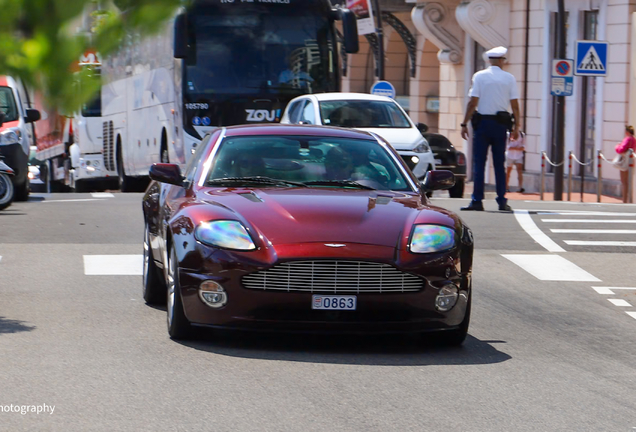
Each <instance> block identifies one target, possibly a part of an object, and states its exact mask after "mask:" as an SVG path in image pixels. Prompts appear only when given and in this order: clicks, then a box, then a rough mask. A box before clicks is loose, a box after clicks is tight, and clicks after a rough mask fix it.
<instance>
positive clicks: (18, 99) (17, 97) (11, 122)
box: [0, 75, 40, 201]
mask: <svg viewBox="0 0 636 432" xmlns="http://www.w3.org/2000/svg"><path fill="white" fill-rule="evenodd" d="M30 106H31V101H30V100H29V94H28V92H27V90H26V88H25V87H24V86H23V85H22V83H21V82H19V81H17V80H15V79H13V78H11V77H8V76H2V75H0V117H2V118H0V156H2V157H3V158H4V162H5V163H6V164H7V165H9V166H10V167H11V168H13V170H14V171H15V176H13V177H12V180H13V186H14V200H15V201H26V200H27V199H28V198H29V179H28V173H29V168H28V165H29V153H30V152H29V148H30V146H31V145H35V139H34V137H35V134H34V130H33V126H32V125H31V124H30V123H33V122H35V121H37V120H39V119H40V112H39V111H38V110H35V109H31V108H30Z"/></svg>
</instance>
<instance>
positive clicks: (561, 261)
mask: <svg viewBox="0 0 636 432" xmlns="http://www.w3.org/2000/svg"><path fill="white" fill-rule="evenodd" d="M502 256H503V257H504V258H506V259H509V260H510V261H512V262H513V263H515V264H517V265H518V266H519V267H521V268H522V269H524V270H525V271H527V272H528V273H530V274H531V275H532V276H534V277H536V278H537V279H539V280H544V281H563V282H600V279H598V278H597V277H595V276H593V275H591V274H590V273H588V272H586V271H585V270H583V269H582V268H581V267H579V266H577V265H576V264H574V263H572V262H570V261H568V260H566V259H565V258H563V257H562V256H560V255H503V254H502Z"/></svg>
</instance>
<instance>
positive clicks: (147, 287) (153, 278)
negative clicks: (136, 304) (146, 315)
mask: <svg viewBox="0 0 636 432" xmlns="http://www.w3.org/2000/svg"><path fill="white" fill-rule="evenodd" d="M143 294H144V300H145V301H146V303H147V304H162V303H163V304H165V302H166V284H165V283H164V282H163V281H162V280H161V278H160V277H159V269H158V268H157V264H155V260H154V258H153V256H152V248H151V246H150V231H149V228H148V225H147V224H146V229H145V231H144V291H143Z"/></svg>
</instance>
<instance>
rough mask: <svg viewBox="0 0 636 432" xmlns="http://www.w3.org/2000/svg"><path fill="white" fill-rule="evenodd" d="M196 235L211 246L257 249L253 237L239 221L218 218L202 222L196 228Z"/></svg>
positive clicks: (246, 249) (247, 249) (199, 239)
mask: <svg viewBox="0 0 636 432" xmlns="http://www.w3.org/2000/svg"><path fill="white" fill-rule="evenodd" d="M194 237H195V238H196V239H197V240H198V241H200V242H201V243H204V244H206V245H209V246H216V247H221V248H225V249H234V250H243V251H249V250H254V249H256V246H255V245H254V242H253V241H252V238H251V237H250V235H249V234H248V232H247V230H246V229H245V227H244V226H243V224H242V223H240V222H239V221H233V220H217V221H210V222H202V223H201V224H200V225H199V226H198V227H197V228H196V229H195V230H194Z"/></svg>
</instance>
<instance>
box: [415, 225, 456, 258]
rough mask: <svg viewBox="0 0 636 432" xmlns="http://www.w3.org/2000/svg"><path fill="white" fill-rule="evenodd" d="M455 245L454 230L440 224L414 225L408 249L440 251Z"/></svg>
mask: <svg viewBox="0 0 636 432" xmlns="http://www.w3.org/2000/svg"><path fill="white" fill-rule="evenodd" d="M453 246H455V230H454V229H452V228H448V227H445V226H441V225H415V228H413V233H412V234H411V242H410V243H409V249H410V250H411V252H413V253H431V252H441V251H445V250H448V249H451V248H453Z"/></svg>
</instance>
